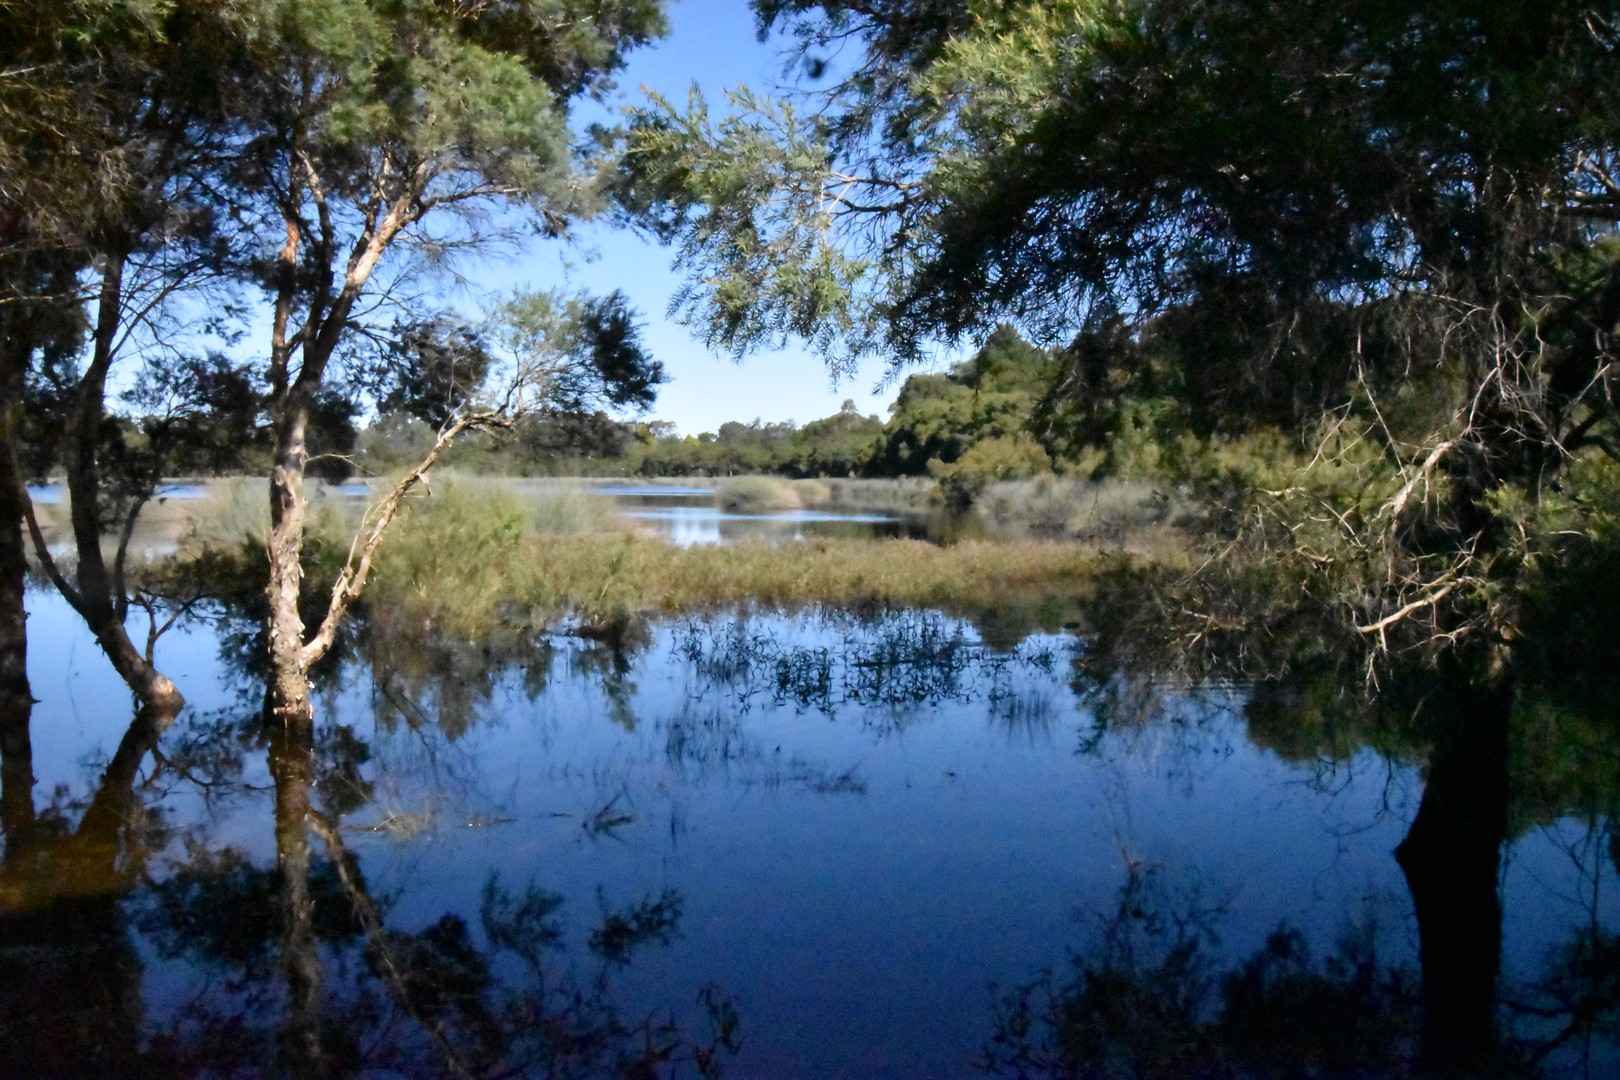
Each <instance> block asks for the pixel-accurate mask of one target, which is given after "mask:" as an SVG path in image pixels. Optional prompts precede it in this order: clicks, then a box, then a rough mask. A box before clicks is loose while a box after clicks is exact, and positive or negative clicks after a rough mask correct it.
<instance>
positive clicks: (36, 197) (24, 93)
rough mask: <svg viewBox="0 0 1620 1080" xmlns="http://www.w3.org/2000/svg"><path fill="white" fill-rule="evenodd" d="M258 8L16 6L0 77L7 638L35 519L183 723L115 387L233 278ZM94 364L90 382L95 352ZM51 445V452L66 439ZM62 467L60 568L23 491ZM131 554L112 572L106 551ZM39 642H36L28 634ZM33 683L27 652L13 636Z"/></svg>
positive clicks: (136, 681)
mask: <svg viewBox="0 0 1620 1080" xmlns="http://www.w3.org/2000/svg"><path fill="white" fill-rule="evenodd" d="M246 15H247V12H246V10H245V8H243V7H242V6H240V5H232V4H229V3H215V2H211V0H198V2H195V3H193V2H189V0H187V2H156V0H151V2H145V0H143V2H137V3H131V4H122V3H120V4H111V3H102V2H100V0H83V2H79V3H62V4H49V5H29V6H27V7H26V8H25V7H24V6H20V5H7V6H6V7H5V8H4V9H0V40H3V41H5V43H6V51H5V54H4V63H5V71H4V77H3V78H0V121H3V123H0V126H3V128H4V134H3V135H0V322H3V324H4V331H5V343H4V350H3V352H4V355H3V357H0V367H3V371H0V381H3V382H4V384H5V386H6V399H5V408H6V410H7V412H8V420H7V422H6V423H5V424H3V425H0V458H3V460H4V465H3V466H0V487H3V488H4V492H3V494H0V511H3V514H4V521H5V522H6V525H5V526H4V528H5V529H6V533H7V538H6V541H5V546H4V547H3V548H0V574H3V575H4V576H5V578H6V579H7V581H8V586H7V589H6V599H5V603H4V605H3V606H4V608H5V615H4V618H3V619H0V621H3V622H4V623H5V625H6V626H7V627H8V628H9V627H11V626H12V625H13V623H14V622H15V620H16V618H17V617H18V615H19V614H20V610H21V609H20V604H19V603H18V602H17V600H16V597H20V593H19V592H18V591H17V589H16V588H15V587H14V586H15V584H16V583H19V582H20V581H21V578H22V575H23V573H24V572H25V562H24V561H23V558H22V550H21V547H20V546H14V545H12V543H11V539H12V537H11V533H12V531H13V529H15V530H16V531H17V532H18V533H19V534H20V531H21V528H22V525H21V523H22V522H23V521H24V520H25V519H26V520H27V522H28V524H29V528H30V531H31V532H32V533H33V539H34V547H35V553H36V556H37V557H38V558H39V560H40V562H41V563H42V565H43V566H44V568H45V570H46V572H47V573H48V574H49V575H50V577H51V578H52V580H53V581H54V582H55V583H56V585H57V587H58V589H59V590H60V591H61V592H62V595H63V596H64V597H65V598H66V599H67V600H68V602H69V603H70V604H71V605H72V606H73V607H74V609H75V610H76V611H77V612H78V613H79V614H80V615H81V616H82V617H83V618H84V620H85V622H86V624H87V625H88V626H89V628H90V630H91V631H92V633H94V634H95V637H96V640H97V643H98V644H99V645H100V647H101V648H102V650H103V651H104V652H105V653H106V654H107V656H108V658H109V660H110V661H111V662H112V664H113V667H114V668H115V669H116V670H117V671H118V673H119V675H120V676H121V677H122V678H123V679H124V681H125V682H126V683H128V685H129V686H130V688H131V689H132V690H133V691H134V693H135V695H136V696H137V697H139V698H140V699H141V700H142V701H144V702H147V703H149V704H153V705H157V706H160V707H161V708H162V709H163V710H164V711H166V712H173V711H174V710H175V709H177V708H178V707H179V705H180V704H181V701H182V699H181V696H180V694H179V691H178V689H177V688H176V687H175V686H174V684H173V683H172V682H171V681H170V680H169V679H168V678H166V677H165V676H164V675H163V674H162V673H161V672H159V671H158V670H157V669H156V667H155V665H154V663H153V657H152V648H151V641H150V640H149V641H148V642H147V644H146V647H145V648H142V647H138V646H137V645H136V644H135V642H134V640H133V639H132V638H131V636H130V634H129V631H128V629H127V627H126V625H125V624H126V619H127V616H128V614H129V607H130V595H129V592H130V590H129V587H128V581H127V580H126V578H127V575H126V563H127V552H128V545H129V540H130V536H131V535H132V532H133V528H134V523H135V520H136V518H137V517H138V515H139V513H140V510H141V508H142V506H143V505H144V504H145V502H146V501H147V500H148V499H149V498H150V497H151V495H152V493H153V491H154V489H155V479H151V478H148V479H145V480H144V481H140V480H138V481H137V482H135V483H133V484H132V483H128V482H127V481H129V480H130V479H131V478H129V477H125V478H122V479H123V480H124V481H126V482H124V483H118V482H115V481H114V479H113V478H112V477H110V476H109V475H108V470H107V467H106V463H105V462H104V461H103V460H102V452H103V450H104V445H103V435H104V432H105V427H106V424H107V417H108V386H109V380H110V379H111V377H112V373H113V371H114V368H115V366H117V365H118V364H120V363H124V364H126V365H127V364H128V363H130V362H132V361H133V359H134V358H135V355H136V354H138V353H139V352H140V351H141V349H142V346H143V345H149V344H151V343H152V342H153V337H152V331H153V328H154V326H155V325H157V323H158V321H159V319H160V317H161V315H162V314H163V313H164V312H165V311H166V309H167V306H168V304H169V302H170V301H171V300H172V299H173V298H174V297H175V296H176V295H178V294H181V293H184V292H185V291H187V290H189V289H191V288H193V287H195V286H196V285H197V284H198V283H199V282H200V281H202V280H206V279H209V278H212V277H215V276H217V274H218V273H219V271H220V269H221V267H222V266H223V264H224V261H225V255H226V251H225V247H224V242H223V241H222V240H221V234H222V230H221V229H220V228H219V227H218V223H217V219H216V217H215V215H214V210H215V209H216V208H217V199H216V197H215V193H214V189H213V187H212V185H210V184H208V183H207V182H206V181H205V180H204V177H205V176H206V175H207V174H208V173H209V171H210V170H217V166H218V162H219V160H220V154H221V153H222V151H223V149H224V147H225V145H226V143H227V141H228V133H229V130H230V126H231V121H230V116H231V112H232V108H231V105H230V99H229V94H228V90H229V86H230V84H229V82H228V80H224V79H221V78H218V75H219V73H220V72H221V71H222V70H224V69H226V68H234V67H235V66H236V62H237V61H238V60H240V53H239V46H240V44H241V42H242V40H243V30H244V26H245V23H244V18H245V16H246ZM81 345H82V346H83V347H84V351H85V353H86V355H85V356H84V358H83V361H84V362H83V366H82V368H80V367H79V366H78V364H77V360H78V356H77V353H78V352H79V350H80V346H81ZM46 375H49V376H51V377H52V378H53V379H54V384H55V385H54V390H55V392H56V393H55V397H56V402H55V404H56V406H57V409H56V411H55V412H54V414H53V415H52V416H51V417H50V418H48V420H47V419H45V418H41V417H38V416H35V417H33V418H32V421H33V423H32V434H33V442H34V445H31V446H26V445H25V440H24V439H23V435H22V432H23V428H22V426H21V420H22V417H21V415H20V413H19V410H20V409H21V408H22V403H23V402H24V400H25V398H26V397H29V395H25V393H24V387H25V386H26V385H27V384H28V383H29V382H30V381H36V382H44V381H46V380H45V376H46ZM47 432H48V439H47ZM43 441H50V442H52V443H53V445H52V446H51V447H50V448H49V449H50V450H54V451H55V452H56V453H57V454H58V459H57V460H59V462H60V464H62V465H63V466H64V467H65V469H66V472H67V477H68V489H69V492H70V495H71V500H72V501H71V511H72V522H71V527H72V528H71V531H72V536H73V541H74V544H73V546H74V552H75V557H74V566H73V568H72V570H71V571H65V570H63V569H62V568H59V567H58V566H57V564H56V561H55V559H54V558H53V557H52V554H51V552H50V550H49V548H48V547H47V546H46V545H45V543H44V540H43V537H42V535H41V531H40V529H39V524H38V521H37V520H36V519H35V516H34V514H33V511H32V506H31V503H30V502H29V499H28V496H27V492H26V489H25V487H24V486H23V481H24V479H25V476H24V471H23V469H22V468H21V467H20V466H19V464H18V462H19V457H20V456H21V453H22V451H24V450H25V449H26V450H29V451H32V452H33V453H31V455H30V456H31V457H34V458H35V459H36V460H37V459H38V458H39V457H40V456H41V455H40V451H41V450H43V449H46V448H43V447H41V446H40V445H38V444H39V443H40V442H43ZM109 530H111V531H112V532H113V533H114V534H116V535H118V536H119V538H120V541H119V543H118V546H117V548H116V551H115V553H114V554H113V555H112V558H111V561H110V562H109V560H108V558H107V555H106V553H105V552H104V550H103V544H102V540H103V535H104V534H105V533H107V532H108V531H109ZM19 625H20V624H19ZM4 644H5V652H6V653H7V655H8V657H12V659H10V660H8V661H7V663H8V664H11V665H15V664H16V663H20V661H18V660H16V659H15V658H16V657H17V656H20V655H21V650H22V648H23V644H24V642H23V638H22V637H21V636H20V635H19V634H18V633H15V632H10V631H8V632H7V633H6V634H5V643H4Z"/></svg>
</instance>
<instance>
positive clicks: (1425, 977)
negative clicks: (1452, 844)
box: [981, 864, 1620, 1080]
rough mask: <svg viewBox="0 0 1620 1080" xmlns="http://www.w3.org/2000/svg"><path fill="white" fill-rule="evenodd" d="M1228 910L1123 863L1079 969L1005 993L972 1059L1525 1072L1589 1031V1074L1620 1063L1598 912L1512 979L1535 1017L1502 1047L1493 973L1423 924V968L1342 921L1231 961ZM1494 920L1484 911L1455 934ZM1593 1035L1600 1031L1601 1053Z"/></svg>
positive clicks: (1557, 1062) (1300, 1072)
mask: <svg viewBox="0 0 1620 1080" xmlns="http://www.w3.org/2000/svg"><path fill="white" fill-rule="evenodd" d="M1223 914H1224V913H1223V911H1222V910H1221V909H1220V908H1219V907H1212V906H1210V905H1207V904H1205V903H1203V902H1202V900H1201V898H1200V896H1199V894H1198V892H1197V890H1196V889H1193V888H1186V887H1182V888H1177V887H1176V886H1175V885H1174V884H1173V883H1171V882H1169V881H1168V880H1166V878H1165V877H1164V875H1163V873H1162V871H1161V870H1160V869H1159V868H1156V867H1142V866H1138V865H1134V864H1133V865H1132V866H1130V867H1129V869H1128V874H1127V879H1126V882H1125V884H1124V886H1123V887H1122V888H1121V890H1120V893H1119V896H1118V901H1117V903H1116V905H1115V907H1114V908H1113V910H1112V911H1111V912H1110V913H1109V914H1108V916H1107V917H1106V918H1104V919H1103V920H1102V923H1101V928H1100V932H1099V934H1098V935H1097V936H1096V938H1095V939H1094V940H1093V941H1092V942H1090V943H1089V944H1088V945H1087V946H1086V947H1084V948H1082V949H1081V950H1080V951H1079V952H1077V953H1076V954H1075V955H1074V957H1073V964H1072V968H1071V969H1070V970H1069V971H1068V972H1067V973H1058V974H1052V973H1049V974H1046V975H1043V976H1041V977H1040V978H1039V979H1037V980H1036V981H1034V982H1032V983H1029V984H1027V985H1024V986H1021V987H1019V988H1017V989H1015V990H1013V991H1011V992H1010V993H1007V994H1005V995H1003V996H1002V997H1000V998H999V999H998V1001H997V1003H996V1009H995V1014H994V1028H993V1033H992V1036H991V1039H990V1041H989V1042H988V1044H987V1045H986V1047H985V1056H984V1059H983V1061H982V1062H981V1064H982V1065H983V1066H984V1067H986V1068H987V1069H988V1071H990V1072H993V1073H996V1074H999V1075H1003V1076H1016V1077H1132V1078H1141V1080H1147V1078H1155V1077H1164V1078H1187V1077H1194V1078H1209V1080H1216V1078H1220V1080H1225V1078H1233V1080H1236V1078H1240V1077H1295V1076H1318V1077H1346V1078H1348V1077H1374V1076H1379V1077H1383V1076H1409V1075H1425V1076H1448V1077H1449V1076H1455V1077H1486V1076H1499V1077H1530V1076H1541V1075H1567V1074H1568V1070H1569V1069H1570V1068H1572V1064H1571V1062H1570V1060H1569V1059H1568V1057H1567V1052H1568V1051H1569V1049H1570V1048H1571V1047H1572V1046H1573V1047H1580V1046H1581V1045H1582V1043H1583V1042H1584V1043H1587V1044H1588V1045H1586V1046H1585V1047H1584V1060H1585V1063H1586V1065H1587V1069H1586V1071H1585V1072H1584V1075H1598V1073H1599V1072H1601V1071H1602V1069H1603V1068H1604V1067H1605V1065H1612V1063H1613V1060H1614V1057H1613V1051H1614V1045H1615V1039H1616V1036H1617V1035H1620V944H1617V940H1616V938H1615V936H1614V935H1612V934H1609V933H1607V932H1604V931H1602V930H1600V929H1598V928H1596V927H1589V928H1586V929H1583V930H1582V931H1580V932H1578V933H1577V934H1576V935H1575V937H1574V938H1573V939H1572V940H1571V941H1570V942H1569V943H1568V944H1567V945H1566V946H1565V947H1564V948H1563V949H1561V950H1560V951H1559V953H1558V954H1557V955H1556V956H1554V957H1553V958H1552V959H1551V962H1550V963H1549V966H1548V969H1547V970H1546V971H1545V972H1544V973H1543V974H1542V975H1541V976H1540V977H1538V978H1537V979H1535V980H1533V981H1531V982H1529V983H1527V984H1526V985H1522V986H1516V987H1509V988H1506V989H1505V991H1504V997H1505V998H1506V999H1508V1001H1509V1003H1510V1005H1511V1006H1512V1010H1513V1014H1514V1017H1515V1019H1516V1020H1520V1019H1524V1018H1528V1019H1530V1020H1533V1021H1535V1022H1536V1023H1537V1024H1539V1025H1541V1030H1540V1031H1539V1032H1531V1031H1516V1032H1515V1033H1514V1034H1513V1037H1511V1038H1509V1039H1507V1040H1505V1041H1503V1042H1502V1043H1501V1044H1500V1045H1498V1044H1497V1043H1496V1040H1495V1032H1494V1025H1492V1023H1491V1009H1490V1005H1491V990H1492V985H1493V984H1492V980H1491V978H1490V977H1489V975H1487V977H1486V978H1485V979H1484V980H1483V987H1484V1002H1483V1006H1481V1004H1480V1000H1479V993H1478V987H1479V985H1480V984H1478V983H1472V984H1471V983H1467V982H1466V976H1467V974H1468V971H1467V970H1466V969H1467V962H1465V961H1460V960H1458V959H1457V958H1455V957H1450V956H1447V955H1446V954H1445V953H1444V951H1443V948H1444V946H1435V945H1433V944H1432V937H1433V934H1432V931H1429V932H1425V935H1424V937H1425V941H1424V950H1423V966H1424V971H1423V973H1422V976H1421V978H1420V977H1419V976H1418V975H1417V974H1416V973H1414V972H1411V971H1408V970H1407V969H1405V968H1403V967H1399V966H1390V965H1388V964H1385V963H1383V962H1381V961H1380V960H1379V958H1378V956H1377V953H1376V949H1375V947H1374V940H1375V937H1376V934H1375V932H1374V931H1375V928H1374V927H1372V926H1370V925H1356V924H1351V925H1349V926H1347V927H1346V929H1345V930H1344V932H1342V933H1341V935H1340V937H1339V940H1338V943H1337V945H1336V946H1335V947H1334V948H1333V950H1332V951H1330V952H1328V953H1326V954H1325V955H1317V954H1315V953H1313V951H1312V950H1311V948H1310V947H1309V945H1308V944H1307V943H1306V941H1305V939H1304V937H1303V936H1302V935H1301V934H1300V933H1298V932H1297V931H1295V930H1291V929H1289V928H1288V927H1287V926H1286V925H1282V926H1279V927H1278V928H1277V929H1276V930H1274V931H1273V932H1272V933H1271V934H1270V936H1269V937H1268V938H1267V940H1266V942H1265V944H1264V945H1263V946H1262V947H1260V948H1259V949H1258V950H1256V951H1255V952H1253V953H1252V954H1250V955H1248V956H1247V957H1244V958H1242V959H1241V960H1238V961H1236V962H1235V963H1233V962H1224V961H1223V957H1222V956H1221V953H1220V935H1219V929H1220V924H1221V919H1222V916H1223ZM1459 918H1461V919H1462V920H1464V921H1467V920H1468V918H1469V916H1468V913H1467V912H1462V913H1461V914H1460V915H1459ZM1491 932H1495V928H1494V927H1485V928H1481V927H1479V926H1477V925H1476V926H1472V927H1468V928H1466V929H1465V930H1463V931H1461V932H1460V933H1459V935H1458V937H1459V939H1460V938H1461V937H1462V936H1464V935H1466V934H1468V933H1475V934H1488V933H1491ZM1450 944H1453V943H1452V942H1447V943H1445V945H1450ZM1487 963H1488V964H1490V965H1492V966H1493V967H1494V963H1495V954H1493V953H1489V952H1488V951H1487V953H1486V955H1485V956H1484V957H1483V958H1481V959H1479V960H1478V961H1475V962H1474V966H1475V967H1478V966H1479V965H1481V964H1487ZM1489 974H1494V971H1493V972H1491V973H1489ZM1437 984H1438V985H1437ZM1447 995H1450V996H1451V997H1453V998H1455V1000H1447ZM1481 1009H1483V1012H1481ZM1482 1025H1483V1026H1482ZM1520 1026H1521V1027H1522V1025H1520ZM1594 1039H1598V1040H1602V1039H1607V1040H1609V1044H1608V1050H1607V1056H1604V1053H1603V1052H1601V1051H1600V1050H1599V1049H1598V1048H1597V1047H1596V1046H1593V1045H1590V1044H1591V1041H1592V1040H1594ZM1471 1040H1472V1041H1471ZM1442 1048H1443V1049H1444V1050H1446V1051H1448V1052H1449V1056H1443V1055H1442V1054H1441V1053H1440V1051H1441V1050H1442ZM1559 1053H1565V1054H1566V1056H1565V1057H1555V1055H1557V1054H1559ZM1579 1056H1580V1055H1578V1057H1579ZM1576 1064H1577V1065H1578V1064H1579V1062H1577V1063H1576ZM1544 1069H1547V1070H1555V1071H1550V1072H1546V1073H1544V1072H1543V1070H1544Z"/></svg>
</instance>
